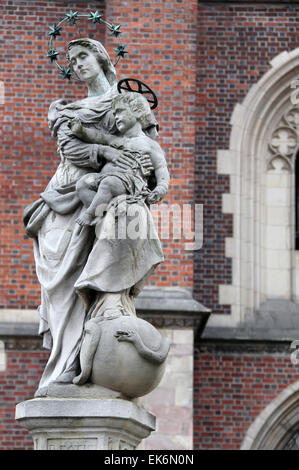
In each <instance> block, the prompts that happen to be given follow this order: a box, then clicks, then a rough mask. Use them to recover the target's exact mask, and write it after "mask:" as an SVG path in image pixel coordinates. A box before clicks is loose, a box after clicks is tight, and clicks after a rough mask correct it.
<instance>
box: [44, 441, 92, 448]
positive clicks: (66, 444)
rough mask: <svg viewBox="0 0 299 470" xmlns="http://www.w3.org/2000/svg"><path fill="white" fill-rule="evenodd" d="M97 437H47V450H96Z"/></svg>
mask: <svg viewBox="0 0 299 470" xmlns="http://www.w3.org/2000/svg"><path fill="white" fill-rule="evenodd" d="M96 448H97V439H48V441H47V450H96Z"/></svg>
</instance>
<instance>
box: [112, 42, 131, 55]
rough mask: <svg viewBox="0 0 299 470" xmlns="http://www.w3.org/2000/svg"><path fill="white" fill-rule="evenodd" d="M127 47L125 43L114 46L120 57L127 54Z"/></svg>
mask: <svg viewBox="0 0 299 470" xmlns="http://www.w3.org/2000/svg"><path fill="white" fill-rule="evenodd" d="M125 49H126V46H125V45H124V44H119V46H117V47H115V48H114V50H115V52H116V55H117V56H118V57H125V54H128V51H126V50H125Z"/></svg>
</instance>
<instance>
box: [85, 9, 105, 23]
mask: <svg viewBox="0 0 299 470" xmlns="http://www.w3.org/2000/svg"><path fill="white" fill-rule="evenodd" d="M102 16H103V15H101V14H100V13H99V12H98V10H97V11H96V12H95V13H93V12H92V11H91V12H90V15H89V17H88V19H89V20H91V21H92V22H93V23H101V18H102Z"/></svg>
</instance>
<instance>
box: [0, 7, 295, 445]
mask: <svg viewBox="0 0 299 470" xmlns="http://www.w3.org/2000/svg"><path fill="white" fill-rule="evenodd" d="M106 4H107V5H106ZM106 4H105V2H104V1H100V2H99V1H93V2H92V1H91V2H88V3H84V2H82V3H80V2H63V1H56V2H52V1H51V2H50V1H14V2H13V1H11V0H2V2H1V5H0V29H1V32H3V38H2V44H1V51H0V80H1V81H2V82H4V84H5V103H4V105H1V104H0V110H1V117H0V122H1V131H2V132H1V157H2V158H1V160H2V166H1V172H0V184H1V199H0V218H1V237H0V256H1V271H0V276H1V279H0V308H1V309H9V308H13V309H32V308H36V307H37V305H38V304H39V285H38V282H37V279H36V275H35V268H34V260H33V253H32V241H31V240H30V239H28V237H27V236H26V235H25V233H24V229H23V224H22V211H23V208H24V206H25V205H27V204H29V203H30V202H31V201H33V200H34V199H35V198H36V197H37V195H38V194H39V192H41V191H42V190H43V189H44V187H45V186H46V184H47V182H48V181H49V179H50V177H51V176H52V175H53V172H54V171H55V168H56V166H57V164H58V161H59V157H58V155H57V153H56V143H55V141H54V140H53V139H52V138H51V136H50V131H49V129H48V127H47V121H46V116H47V111H48V107H49V105H50V103H51V102H52V101H54V100H55V99H58V98H62V97H66V98H67V99H68V100H74V98H75V97H83V96H84V89H83V87H82V86H81V85H78V84H77V83H75V82H72V83H71V84H70V85H69V84H68V83H66V81H63V80H62V79H60V78H59V74H58V71H57V70H56V69H55V67H54V66H51V65H50V64H49V62H48V59H47V58H46V53H47V31H48V26H49V25H52V24H53V23H55V22H57V20H58V19H59V18H62V17H63V16H64V14H65V13H66V12H67V11H69V9H72V10H73V11H77V10H79V11H95V10H99V11H101V12H103V13H104V15H105V17H106V18H107V19H110V20H112V21H114V22H115V23H116V24H121V26H122V30H123V31H124V33H123V42H124V44H126V45H127V49H128V51H129V54H128V56H127V58H126V59H125V60H122V61H121V62H120V63H119V65H118V66H117V73H118V78H119V79H121V78H123V77H127V76H132V77H136V78H139V79H141V80H142V81H144V82H145V83H148V84H149V85H150V86H151V87H152V88H153V89H154V91H155V92H156V94H157V96H158V99H159V107H158V110H157V112H156V117H157V119H158V121H159V124H160V129H161V130H160V143H161V146H162V147H163V148H164V149H165V151H166V156H167V160H168V163H169V169H170V172H171V178H172V179H171V191H170V194H169V196H168V197H167V201H168V202H169V203H180V204H184V203H194V202H196V203H201V204H204V244H203V248H202V249H201V250H199V251H196V252H195V253H192V252H188V251H184V250H183V243H184V241H182V240H179V241H177V240H164V241H163V249H164V253H165V256H166V260H165V263H164V264H163V265H161V266H160V267H159V269H158V270H157V272H156V274H155V275H154V276H153V277H152V278H151V280H150V284H151V285H154V286H158V287H159V286H161V287H164V286H180V287H187V288H190V289H193V292H194V297H195V298H196V299H197V300H199V301H200V302H202V303H203V304H204V305H205V306H206V307H208V308H210V309H211V310H212V312H213V313H219V314H229V313H230V309H229V307H228V306H222V305H219V301H218V286H219V284H229V283H230V282H231V261H230V259H228V258H226V257H225V254H224V241H225V237H230V236H232V230H233V226H232V224H233V221H232V216H231V215H225V214H223V213H222V204H221V201H222V194H223V193H225V192H228V191H229V177H227V176H222V175H217V169H216V167H217V165H216V154H217V150H218V149H226V148H228V147H229V136H230V117H231V114H232V111H233V109H234V106H235V105H236V104H237V103H238V102H241V101H242V99H244V97H245V96H246V94H247V92H248V90H249V88H250V86H251V85H253V84H254V83H256V82H257V80H258V79H259V78H260V77H261V76H262V75H263V74H264V73H265V72H266V71H267V70H268V69H269V61H270V60H271V59H273V58H274V57H275V56H276V55H278V54H279V53H280V52H282V51H284V50H288V51H290V50H292V49H293V48H295V47H297V46H298V39H299V38H298V32H297V28H296V26H297V17H298V12H299V6H298V5H287V4H282V5H278V4H271V3H265V4H252V3H250V4H249V5H246V2H242V4H236V3H234V4H226V5H225V4H223V3H220V4H217V2H210V3H209V2H197V1H196V0H188V1H184V0H176V1H165V0H155V1H153V2H143V1H137V0H130V1H128V2H123V1H120V0H111V1H109V2H106ZM83 27H84V28H87V25H86V24H84V26H83ZM86 31H87V30H86ZM89 33H90V35H91V37H95V36H94V33H95V27H94V26H93V25H91V24H90V26H89V30H88V31H87V32H86V35H87V34H89ZM96 37H97V38H99V35H98V34H97V36H96ZM100 39H102V40H103V42H104V43H105V45H106V46H107V49H108V51H112V49H113V47H115V46H114V43H112V42H111V39H110V36H109V34H108V33H107V32H105V31H103V32H102V33H100ZM66 40H67V38H66ZM61 44H62V43H61ZM32 341H33V342H34V344H35V341H36V340H32ZM197 346H198V345H197ZM200 348H201V347H199V346H198V347H197V349H196V350H195V356H194V357H195V376H194V448H205V449H207V448H209V449H212V448H217V449H218V448H229V449H237V448H239V447H240V444H241V442H242V440H243V438H244V435H245V432H246V430H247V429H248V427H249V425H250V424H251V423H252V421H253V420H254V418H255V417H256V416H257V415H258V414H259V412H260V411H261V410H262V409H263V408H264V407H265V406H266V405H267V404H268V403H270V401H271V400H272V399H273V398H275V396H276V395H277V394H278V393H279V392H280V391H281V390H282V389H283V388H284V387H286V386H287V385H288V384H290V383H292V382H294V381H295V380H297V379H298V378H299V377H298V367H297V368H296V366H294V365H292V364H291V362H290V358H289V355H288V353H287V352H286V349H285V350H284V352H283V353H279V354H277V352H275V351H274V350H271V349H267V348H266V349H265V350H264V351H263V352H259V351H258V350H256V352H254V353H252V354H248V353H247V352H246V348H245V349H244V348H243V350H241V351H238V352H233V353H226V352H223V351H222V352H221V351H219V349H218V350H217V348H216V347H211V349H210V350H209V351H208V352H205V351H204V349H202V348H201V349H200ZM46 357H47V353H46V352H43V351H42V350H41V349H39V346H35V348H34V350H31V349H30V347H29V346H28V348H27V349H26V345H24V346H22V347H21V346H20V345H17V346H16V345H14V344H12V345H11V348H10V349H8V351H7V369H6V371H4V372H0V404H1V408H0V449H17V448H18V449H19V448H26V449H29V448H31V447H32V440H31V438H30V437H29V436H28V434H27V433H26V432H25V431H24V430H22V429H21V428H20V426H19V425H16V424H15V422H14V408H15V404H16V403H17V402H19V401H23V400H25V399H27V398H29V397H32V394H33V392H34V390H35V389H36V386H37V383H38V380H39V377H40V375H41V371H42V368H43V365H44V363H45V361H46Z"/></svg>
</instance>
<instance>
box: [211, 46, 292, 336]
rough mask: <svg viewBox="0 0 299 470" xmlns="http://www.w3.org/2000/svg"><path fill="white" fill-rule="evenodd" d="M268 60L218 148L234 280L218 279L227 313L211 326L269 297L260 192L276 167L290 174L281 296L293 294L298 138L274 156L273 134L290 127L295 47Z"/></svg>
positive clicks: (239, 319)
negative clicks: (226, 182) (226, 189)
mask: <svg viewBox="0 0 299 470" xmlns="http://www.w3.org/2000/svg"><path fill="white" fill-rule="evenodd" d="M270 66H271V69H270V70H269V71H268V72H267V73H266V74H265V75H264V76H263V77H262V78H261V79H260V80H259V81H258V82H257V83H256V84H254V85H253V86H252V87H251V88H250V90H249V92H248V94H247V96H246V97H245V99H244V100H243V102H242V103H241V104H239V103H238V104H237V105H236V106H235V109H234V111H233V114H232V117H231V121H230V124H231V126H232V129H231V135H230V145H229V149H228V150H218V152H217V172H218V174H222V175H229V177H230V193H226V194H223V195H222V211H223V213H229V214H232V215H233V236H232V237H229V238H226V239H225V256H226V257H229V258H232V283H231V284H222V285H219V303H220V304H222V305H230V306H231V315H217V314H212V315H211V317H210V319H209V326H212V327H235V326H237V325H239V324H242V323H244V322H245V321H246V318H248V315H249V316H251V314H252V313H253V312H254V311H257V310H258V309H259V307H260V305H261V303H262V302H263V301H265V300H267V299H268V298H272V296H271V295H267V290H266V289H265V287H264V286H263V283H265V270H263V269H262V263H263V262H264V261H263V259H265V257H267V253H266V250H265V246H263V245H264V235H265V233H266V232H265V230H266V225H267V222H266V221H265V206H264V204H263V198H264V195H265V186H267V184H268V183H267V182H266V180H267V178H268V175H270V176H269V178H270V180H271V178H272V180H273V175H272V176H271V173H272V172H273V171H274V172H275V171H280V170H281V171H282V172H283V173H286V174H287V175H288V176H285V179H288V181H289V182H288V186H289V187H288V188H287V191H288V198H289V199H288V205H289V210H290V212H289V216H288V217H289V221H288V231H287V234H286V235H285V236H286V237H288V241H287V242H285V243H287V244H289V247H288V248H289V256H290V259H288V260H286V261H285V262H286V263H287V268H286V270H288V274H289V278H288V279H287V280H286V281H285V283H287V284H288V285H289V286H290V292H289V293H287V294H286V295H285V296H284V298H288V299H292V300H294V290H296V286H295V284H296V280H294V276H293V274H294V263H295V261H294V242H293V241H292V238H294V237H293V233H292V230H293V228H294V221H295V217H294V212H295V211H294V207H293V206H292V205H294V197H293V195H294V190H295V189H294V169H293V167H294V164H293V162H294V156H293V155H295V154H296V153H297V152H298V148H299V142H298V141H296V143H295V144H294V141H292V142H291V143H292V145H293V147H292V155H291V156H290V152H289V151H288V155H287V156H285V155H282V154H281V153H280V155H279V156H280V158H278V152H277V151H276V150H277V149H275V141H274V145H273V139H274V137H275V135H276V134H275V132H278V130H279V129H280V128H281V126H282V125H285V127H286V129H285V130H287V131H288V132H290V133H292V126H290V122H286V121H285V117H286V115H287V113H289V112H290V111H291V110H292V108H294V104H292V102H291V99H290V98H291V93H292V92H294V90H293V89H292V88H291V84H292V83H293V82H294V81H295V80H296V79H297V80H298V78H299V48H296V49H294V50H293V51H291V52H287V51H284V52H282V53H281V54H279V55H278V56H276V57H275V58H274V59H273V60H272V61H271V62H270ZM282 120H284V121H283V122H282ZM275 163H277V165H276V168H275ZM273 165H274V166H273ZM274 176H275V175H274ZM268 258H269V255H268ZM298 261H299V260H298ZM286 275H287V274H286ZM297 283H298V282H297ZM298 292H299V289H298ZM273 297H274V298H275V292H274V296H273ZM295 297H296V296H295ZM277 298H279V299H280V298H282V297H280V296H277Z"/></svg>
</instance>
